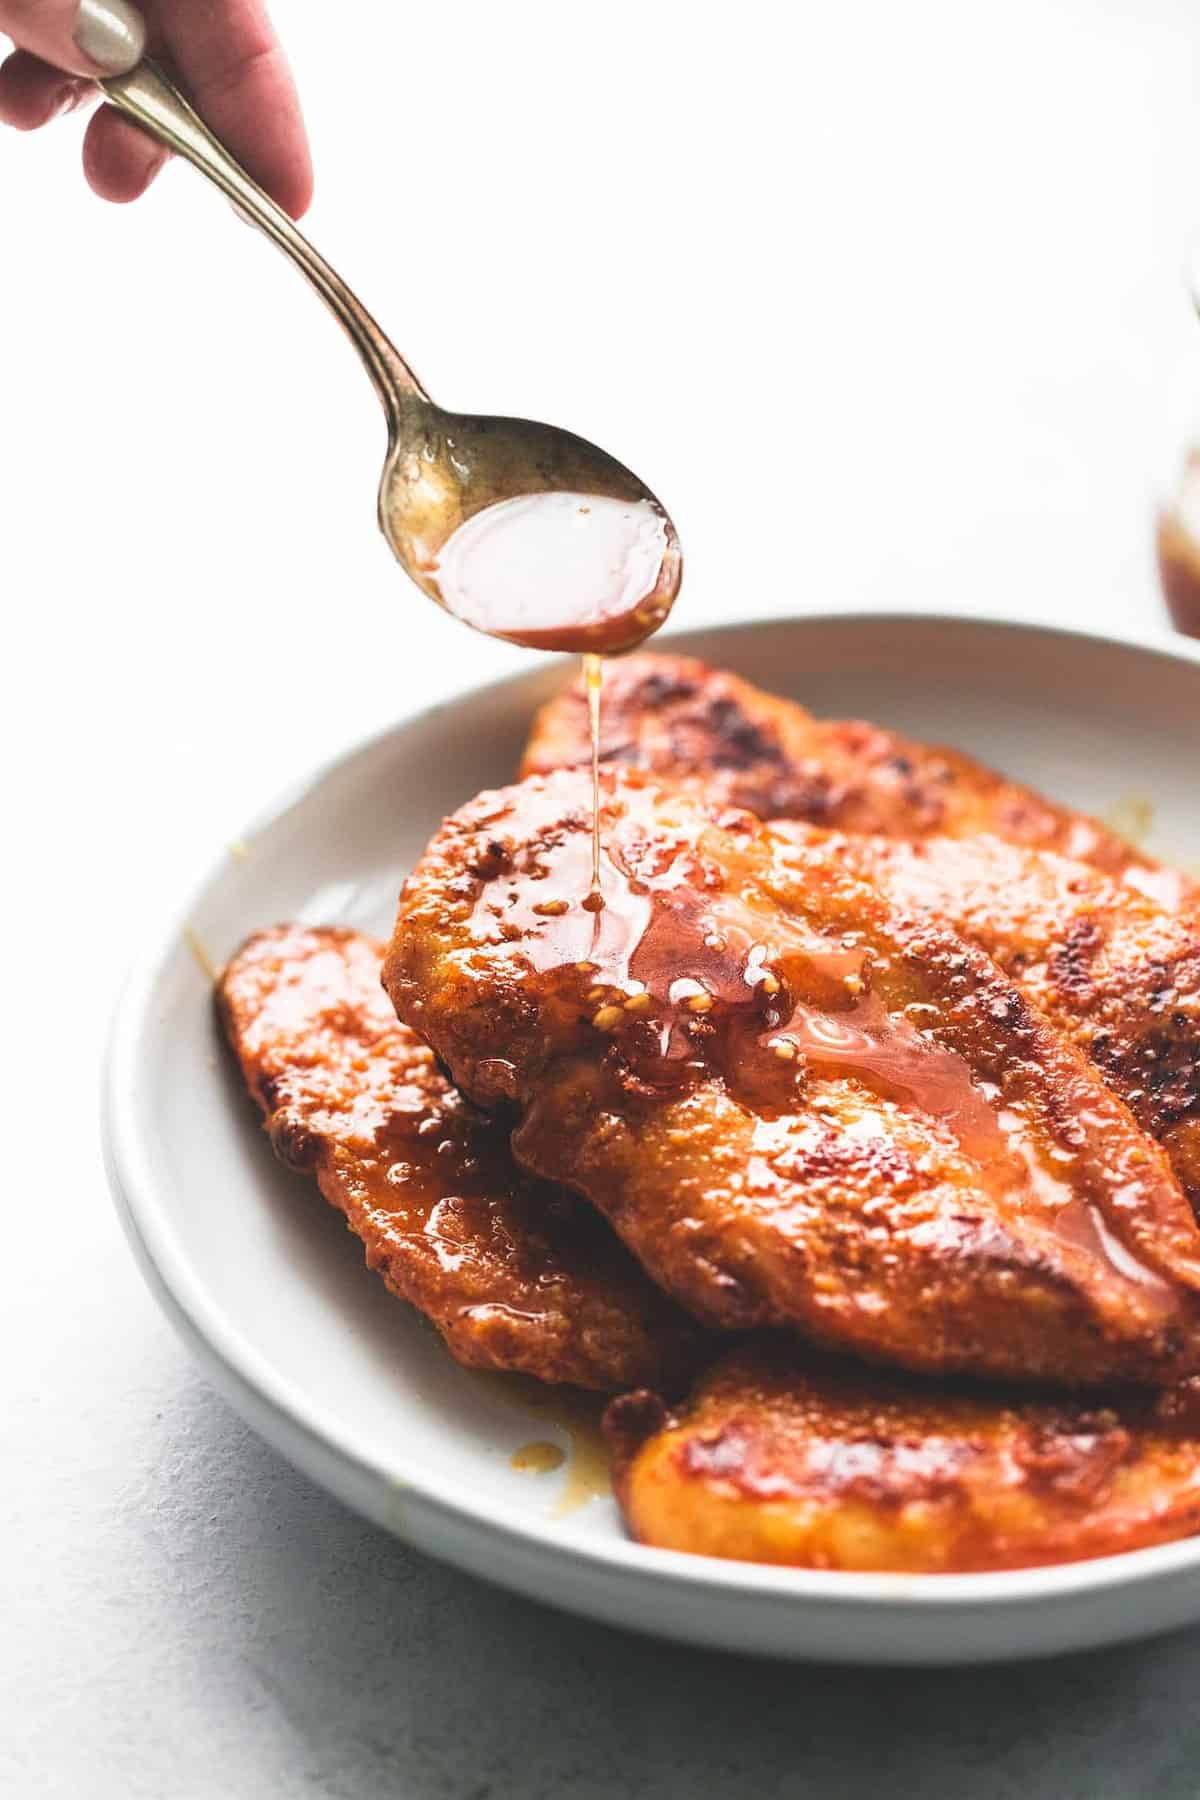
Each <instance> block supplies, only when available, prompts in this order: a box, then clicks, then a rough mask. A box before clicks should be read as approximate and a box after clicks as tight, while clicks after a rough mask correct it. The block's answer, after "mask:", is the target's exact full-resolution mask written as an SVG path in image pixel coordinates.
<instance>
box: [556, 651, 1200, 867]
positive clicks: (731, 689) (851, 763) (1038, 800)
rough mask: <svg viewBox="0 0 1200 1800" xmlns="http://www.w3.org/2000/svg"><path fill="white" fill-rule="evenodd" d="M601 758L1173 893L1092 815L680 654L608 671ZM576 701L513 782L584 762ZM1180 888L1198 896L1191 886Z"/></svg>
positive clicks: (740, 801)
mask: <svg viewBox="0 0 1200 1800" xmlns="http://www.w3.org/2000/svg"><path fill="white" fill-rule="evenodd" d="M600 754H601V759H602V761H603V762H604V763H605V764H606V765H608V766H610V767H618V768H636V769H644V770H646V771H648V772H649V773H650V774H653V775H655V776H657V777H659V778H660V779H663V780H671V781H678V780H687V779H691V778H697V779H699V780H701V781H702V782H703V785H704V792H705V794H706V796H707V797H708V798H709V799H710V800H717V801H721V800H723V801H726V802H727V803H729V804H730V805H734V806H743V807H745V808H746V809H747V810H748V811H749V812H753V813H756V814H757V815H758V817H759V818H762V819H800V820H804V821H806V822H807V823H809V824H812V825H820V826H824V827H826V828H827V829H830V830H841V831H847V832H878V833H881V834H882V835H884V836H886V837H898V838H918V837H924V836H926V835H928V834H930V833H940V834H943V835H945V836H949V837H969V836H972V835H973V834H975V833H977V832H989V833H991V834H992V835H994V836H996V837H999V838H1004V839H1005V840H1007V841H1008V842H1010V843H1014V844H1026V845H1032V846H1037V847H1040V848H1042V849H1047V850H1057V851H1060V852H1061V853H1062V854H1063V855H1065V856H1071V857H1074V858H1075V859H1076V860H1077V861H1080V862H1086V863H1091V864H1092V865H1093V866H1094V867H1096V868H1098V869H1105V870H1108V871H1109V872H1110V873H1113V874H1116V875H1121V876H1124V877H1125V878H1126V879H1127V880H1129V881H1130V882H1131V883H1132V884H1133V885H1135V886H1143V887H1147V888H1148V889H1149V890H1150V891H1156V889H1157V888H1158V885H1159V884H1161V883H1164V882H1165V883H1166V884H1167V885H1168V887H1169V888H1170V890H1171V891H1172V892H1173V893H1177V892H1178V891H1179V888H1180V882H1181V878H1180V877H1178V876H1176V875H1174V874H1173V873H1169V872H1164V871H1162V870H1161V869H1160V868H1159V866H1158V865H1157V864H1156V863H1155V862H1154V861H1153V859H1152V858H1150V857H1146V856H1143V855H1141V853H1140V852H1139V851H1137V850H1135V849H1134V848H1133V847H1132V846H1131V845H1129V844H1127V843H1125V842H1124V841H1123V840H1122V839H1121V838H1119V837H1117V836H1116V834H1115V833H1113V832H1111V831H1109V830H1107V829H1106V828H1105V827H1104V826H1103V825H1101V824H1099V823H1098V822H1097V821H1096V820H1095V819H1089V818H1086V817H1085V816H1084V815H1083V814H1082V813H1075V812H1071V811H1069V810H1068V809H1067V808H1065V807H1061V806H1057V805H1055V804H1054V802H1053V801H1051V800H1047V799H1044V798H1043V796H1042V795H1040V794H1036V793H1034V792H1033V791H1032V790H1031V789H1030V788H1024V787H1020V786H1019V785H1018V784H1017V783H1015V782H1012V781H1008V780H1006V779H1005V777H1004V776H1002V775H998V774H996V773H995V771H994V770H992V769H988V768H985V767H984V766H983V764H982V763H978V762H975V761H973V760H972V759H971V757H969V756H964V755H963V754H962V752H961V751H958V750H950V749H944V748H931V747H930V746H929V745H927V744H918V743H914V742H913V741H911V740H910V739H908V738H904V737H901V736H900V734H899V733H897V732H894V731H887V730H884V729H882V728H881V727H880V726H877V725H869V724H866V723H864V722H863V721H862V720H857V719H854V720H844V719H816V718H814V717H813V716H812V714H811V713H809V712H806V711H805V709H804V708H803V707H802V706H799V705H797V703H796V702H795V701H794V700H781V699H779V698H777V697H776V696H775V695H774V694H765V693H763V692H762V690H761V689H760V688H756V687H753V686H752V685H751V684H750V682H748V681H743V680H742V679H741V677H740V676H737V675H731V674H729V673H728V672H727V671H726V670H724V669H711V668H709V667H708V666H707V665H706V664H705V663H702V662H697V661H696V659H695V658H694V657H690V656H662V655H654V654H650V653H646V654H642V655H637V656H627V657H623V658H622V659H621V660H620V661H619V662H616V663H614V664H612V665H611V667H610V669H609V671H608V673H607V675H606V677H605V685H604V710H603V714H602V737H601V747H600ZM590 755H591V749H590V737H589V727H588V711H587V699H586V696H585V694H584V692H583V690H582V688H581V687H580V686H579V685H578V684H577V683H572V684H570V685H569V686H567V687H566V688H564V690H563V692H562V693H561V694H559V695H557V696H556V697H555V698H554V699H553V700H551V701H550V702H549V703H548V704H547V705H546V706H544V707H543V708H542V710H541V711H540V712H539V714H538V715H537V717H536V719H535V720H534V724H533V730H532V732H531V734H530V738H529V742H528V744H527V746H526V749H525V757H524V761H523V763H522V766H521V773H522V774H523V775H546V774H549V773H550V772H551V771H552V770H554V769H561V768H576V767H582V766H584V765H585V764H586V763H587V762H588V760H589V758H590ZM1185 885H1189V886H1191V888H1192V890H1193V891H1195V884H1185Z"/></svg>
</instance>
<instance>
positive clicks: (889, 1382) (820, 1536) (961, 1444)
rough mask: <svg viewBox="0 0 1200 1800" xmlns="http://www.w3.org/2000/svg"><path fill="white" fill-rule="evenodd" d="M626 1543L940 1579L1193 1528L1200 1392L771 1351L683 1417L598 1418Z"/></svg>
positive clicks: (732, 1374) (1196, 1521) (645, 1410)
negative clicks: (1020, 1385)
mask: <svg viewBox="0 0 1200 1800" xmlns="http://www.w3.org/2000/svg"><path fill="white" fill-rule="evenodd" d="M605 1429H606V1433H607V1435H608V1438H609V1442H610V1445H611V1449H612V1457H613V1470H614V1478H615V1485H616V1491H617V1497H618V1499H619V1502H620V1505H621V1510H622V1513H623V1515H624V1518H625V1522H626V1525H627V1526H628V1529H629V1532H630V1535H631V1536H633V1537H635V1538H637V1539H638V1540H639V1542H641V1543H644V1544H655V1545H658V1546H659V1547H660V1548H664V1549H668V1550H689V1551H692V1552H694V1553H695V1554H697V1555H701V1556H723V1557H733V1558H736V1559H738V1560H740V1561H745V1562H759V1563H776V1564H790V1565H792V1566H794V1567H798V1568H809V1569H856V1570H897V1571H906V1572H908V1573H933V1574H947V1573H951V1572H955V1571H965V1570H982V1569H1020V1568H1028V1567H1030V1566H1032V1565H1035V1564H1040V1563H1062V1562H1076V1561H1080V1560H1082V1559H1084V1558H1087V1557H1094V1556H1109V1555H1112V1554H1114V1553H1115V1552H1117V1551H1121V1550H1135V1549H1138V1548H1140V1547H1141V1546H1143V1545H1146V1544H1159V1543H1163V1542H1164V1541H1166V1540H1167V1539H1170V1538H1178V1537H1186V1536H1187V1535H1189V1534H1190V1533H1191V1532H1194V1531H1196V1530H1198V1529H1200V1382H1197V1381H1196V1380H1192V1381H1190V1382H1187V1383H1184V1384H1182V1385H1180V1386H1179V1387H1177V1388H1170V1389H1167V1390H1166V1391H1165V1392H1162V1393H1159V1394H1156V1395H1155V1394H1150V1395H1142V1396H1140V1397H1137V1396H1131V1395H1129V1394H1126V1395H1125V1396H1124V1397H1123V1398H1121V1399H1119V1400H1117V1401H1115V1402H1112V1403H1109V1402H1097V1403H1092V1402H1090V1401H1088V1400H1085V1399H1069V1398H1067V1399H1063V1398H1050V1397H1047V1396H1046V1395H1034V1394H1029V1393H1023V1394H1022V1393H1009V1392H1007V1391H1005V1390H1004V1389H1000V1390H988V1389H983V1388H978V1387H976V1388H974V1389H971V1388H968V1387H965V1386H964V1385H963V1384H961V1383H959V1384H957V1385H950V1386H947V1385H945V1384H939V1385H936V1386H935V1385H933V1384H931V1383H929V1382H927V1381H922V1380H920V1379H919V1378H917V1377H914V1376H906V1375H902V1374H899V1373H896V1372H893V1371H890V1370H880V1369H869V1368H865V1367H863V1366H862V1365H861V1364H858V1363H854V1362H851V1361H850V1360H849V1359H847V1358H841V1357H829V1356H823V1355H821V1354H820V1353H818V1352H814V1351H811V1350H808V1349H806V1348H804V1347H801V1346H799V1345H796V1344H794V1343H787V1342H784V1341H781V1340H778V1339H775V1340H772V1339H764V1340H759V1341H752V1342H750V1343H748V1344H746V1345H745V1346H743V1347H741V1348H739V1349H737V1350H734V1351H732V1352H730V1353H729V1354H728V1355H727V1356H725V1357H724V1358H723V1359H722V1360H721V1361H720V1362H719V1363H718V1364H717V1365H716V1367H715V1368H713V1369H712V1370H711V1371H710V1372H709V1373H708V1374H706V1375H705V1376H704V1377H703V1378H702V1379H701V1381H700V1383H699V1385H698V1387H697V1389H696V1392H695V1394H694V1395H693V1397H692V1398H691V1400H690V1401H689V1402H688V1404H687V1406H686V1407H684V1408H683V1409H682V1410H681V1411H680V1412H679V1413H677V1414H672V1413H669V1412H668V1411H667V1409H666V1408H665V1407H664V1406H663V1404H662V1402H661V1401H660V1400H659V1399H657V1398H656V1396H654V1395H653V1394H648V1393H640V1394H629V1395H625V1396H623V1397H622V1398H620V1399H617V1400H614V1401H613V1402H612V1403H611V1405H610V1406H609V1409H608V1412H607V1414H606V1416H605Z"/></svg>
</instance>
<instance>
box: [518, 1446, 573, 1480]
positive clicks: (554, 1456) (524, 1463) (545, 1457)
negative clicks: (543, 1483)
mask: <svg viewBox="0 0 1200 1800" xmlns="http://www.w3.org/2000/svg"><path fill="white" fill-rule="evenodd" d="M508 1460H509V1463H510V1465H511V1466H512V1467H513V1468H514V1469H519V1470H520V1472H521V1474H523V1475H552V1474H553V1473H554V1471H555V1469H561V1468H562V1466H563V1464H564V1462H565V1461H566V1460H567V1457H566V1452H565V1451H564V1450H560V1449H559V1447H558V1445H557V1444H551V1443H547V1442H546V1440H545V1439H542V1438H539V1439H538V1440H537V1441H536V1442H534V1443H532V1444H522V1445H521V1448H520V1449H519V1450H514V1451H513V1453H512V1455H511V1456H510V1457H509V1459H508Z"/></svg>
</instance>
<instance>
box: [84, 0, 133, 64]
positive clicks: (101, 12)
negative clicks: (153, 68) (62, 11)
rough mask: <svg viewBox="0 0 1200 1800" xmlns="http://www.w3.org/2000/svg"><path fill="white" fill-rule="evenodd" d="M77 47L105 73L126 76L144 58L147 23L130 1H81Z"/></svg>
mask: <svg viewBox="0 0 1200 1800" xmlns="http://www.w3.org/2000/svg"><path fill="white" fill-rule="evenodd" d="M73 35H74V38H75V44H76V48H77V49H79V50H81V51H82V52H83V54H84V55H85V56H86V57H87V58H88V60H89V61H90V62H94V63H95V64H96V66H97V68H100V69H103V71H104V73H105V74H106V75H124V74H125V72H126V71H127V70H128V69H132V68H133V66H134V64H135V63H139V62H141V60H142V52H143V50H144V49H145V48H146V25H145V21H144V20H143V18H142V15H141V13H140V12H139V11H138V9H137V7H136V6H131V5H130V4H129V0H79V11H78V12H77V13H76V15H75V30H74V33H73Z"/></svg>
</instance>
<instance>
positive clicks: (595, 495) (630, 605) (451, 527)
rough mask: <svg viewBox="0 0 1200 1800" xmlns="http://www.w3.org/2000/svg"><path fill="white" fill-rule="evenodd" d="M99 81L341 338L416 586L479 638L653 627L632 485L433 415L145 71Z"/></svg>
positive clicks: (310, 261) (642, 516)
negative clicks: (270, 248) (367, 387)
mask: <svg viewBox="0 0 1200 1800" xmlns="http://www.w3.org/2000/svg"><path fill="white" fill-rule="evenodd" d="M99 85H100V86H101V88H102V89H103V90H104V93H105V95H106V97H107V98H108V100H109V101H110V102H111V103H112V105H113V106H116V107H118V108H119V109H120V110H121V111H122V112H123V113H126V114H128V116H129V117H130V118H131V119H134V120H136V122H137V123H138V124H139V125H140V126H142V127H143V128H144V129H145V130H146V131H148V132H149V133H150V134H151V136H153V137H156V138H158V139H160V140H161V142H162V143H164V144H166V145H167V146H168V147H169V148H170V149H172V150H174V151H176V152H177V153H178V154H179V155H180V156H183V157H186V158H187V160H188V161H189V162H190V163H192V164H193V165H194V166H195V167H196V168H197V169H199V170H200V172H201V174H203V175H207V177H208V179H209V180H210V181H211V182H213V183H214V184H215V186H217V187H218V188H219V189H220V190H221V192H222V193H223V194H225V195H226V196H227V197H228V198H229V199H230V200H231V201H232V202H233V204H234V205H235V207H236V208H237V209H238V211H239V212H241V214H242V215H243V217H245V218H247V219H249V220H250V222H251V223H252V224H254V225H257V226H258V227H259V229H260V230H261V231H263V232H265V233H266V235H267V236H268V237H269V238H270V239H271V240H272V242H273V243H275V244H277V245H278V246H279V248H280V249H281V250H283V251H285V252H286V253H287V255H288V256H290V257H291V259H292V261H293V262H294V263H295V265H296V267H297V268H298V269H299V270H300V272H301V274H303V275H304V276H305V277H306V279H307V280H308V281H309V282H310V283H311V285H312V286H313V287H314V288H315V289H316V291H317V293H318V294H320V296H321V298H322V300H324V302H325V304H326V305H327V306H328V307H329V309H330V311H331V312H332V313H333V315H334V317H335V318H336V319H337V320H338V321H339V323H340V324H341V325H342V327H343V328H344V330H345V331H346V333H347V335H348V336H349V338H350V339H351V342H352V343H353V344H354V346H355V348H356V349H357V351H358V353H359V355H360V357H361V358H362V360H363V362H364V363H365V365H366V369H367V373H368V374H369V375H370V377H371V380H372V381H373V382H374V384H375V390H376V392H377V393H378V395H379V398H380V400H381V402H382V404H383V410H384V414H385V416H386V419H387V427H388V450H387V459H386V461H385V462H384V465H383V477H382V479H381V481H380V484H379V526H380V529H381V531H382V532H383V535H384V537H385V538H386V539H387V541H388V543H389V544H390V545H391V547H392V549H393V551H394V552H395V554H396V557H397V558H398V560H399V562H400V563H401V565H402V566H403V568H404V569H406V570H407V572H408V573H409V575H411V576H412V579H413V580H414V581H415V582H416V583H417V586H418V587H420V588H422V589H424V591H425V593H427V594H428V595H430V597H431V598H432V599H434V600H436V601H437V602H438V604H439V605H440V606H443V607H445V609H446V610H447V611H448V612H450V613H453V614H454V615H455V616H456V617H458V618H461V619H463V620H464V621H465V622H466V623H467V624H468V625H472V626H474V627H475V628H476V630H479V631H486V632H489V633H490V634H491V635H493V636H495V637H503V638H507V639H509V640H510V641H511V642H513V643H518V644H526V645H529V646H530V647H532V648H534V649H547V650H549V649H554V650H567V651H579V652H582V653H585V654H587V653H601V652H615V651H621V650H630V649H632V648H633V647H634V645H636V644H640V643H641V642H642V640H643V639H644V638H647V637H649V635H650V633H651V632H652V631H655V630H657V628H658V627H659V626H660V625H661V624H662V622H663V620H664V619H665V618H666V616H667V614H668V613H669V612H670V610H671V607H672V606H673V605H674V602H675V596H676V594H677V593H678V591H679V583H680V579H681V576H682V572H683V565H682V558H681V555H680V550H679V539H678V536H677V534H676V531H675V528H674V526H673V525H672V523H671V521H670V519H669V518H668V516H667V514H666V512H665V511H664V509H663V508H662V507H661V506H660V505H659V503H658V501H657V500H656V499H655V497H654V495H653V494H652V493H651V492H650V490H649V488H648V487H646V486H645V484H644V483H643V482H641V481H639V480H638V478H637V476H636V475H634V474H632V473H631V471H630V470H628V469H627V468H625V467H624V466H623V465H622V464H621V463H619V462H617V461H616V460H615V459H614V458H613V457H611V456H609V455H607V454H606V452H605V451H603V450H599V449H597V447H596V446H595V444H589V443H588V442H587V441H586V440H585V439H584V438H580V437H576V436H574V434H573V433H571V432H569V431H560V430H559V429H558V428H557V427H556V426H553V425H541V424H537V423H536V422H534V421H532V420H528V419H499V418H487V417H481V416H479V415H476V414H473V413H452V412H445V411H444V410H443V409H442V408H441V407H440V406H437V405H435V404H434V402H433V401H432V400H431V399H430V398H429V396H428V394H427V393H426V392H425V390H424V388H423V387H422V386H421V384H420V382H419V381H418V380H417V378H416V376H415V375H414V374H413V372H412V370H411V369H410V368H409V366H408V364H407V363H406V362H405V360H404V358H403V357H402V356H401V355H400V353H399V351H398V350H396V348H395V347H394V345H392V344H391V343H390V342H389V341H388V339H387V338H386V337H385V336H384V334H383V332H382V331H381V330H380V328H379V326H378V325H377V324H376V322H375V320H374V319H373V318H372V317H371V315H370V313H369V312H368V311H367V310H366V308H365V307H364V306H363V305H362V303H361V301H359V299H358V298H357V296H356V295H354V294H353V293H351V291H350V289H349V288H348V287H347V286H346V283H345V282H344V281H343V280H342V278H341V276H340V275H338V274H337V273H336V272H335V270H333V269H332V268H331V267H330V266H329V264H328V263H327V262H326V261H325V259H324V257H322V256H319V255H318V254H317V252H316V250H314V249H313V246H312V245H311V244H310V243H309V241H308V239H307V238H306V237H305V236H304V235H303V233H302V232H300V231H298V230H297V228H296V226H295V225H294V224H293V222H292V220H291V219H290V218H289V217H288V215H287V214H286V213H285V212H284V211H283V210H282V208H280V207H278V206H276V204H275V202H274V201H273V200H272V199H270V198H269V196H268V195H267V194H265V193H264V192H263V190H262V189H261V188H260V187H259V186H258V184H257V183H256V182H254V181H252V180H251V178H250V176H249V175H247V174H246V172H245V170H244V169H243V168H242V167H241V166H240V165H239V164H238V163H237V162H236V161H235V160H234V158H233V157H232V156H231V155H230V154H229V152H228V151H227V150H226V149H225V147H224V146H223V145H222V144H221V143H220V142H219V141H218V140H217V139H216V138H215V137H214V136H213V134H212V132H211V131H210V130H209V129H208V127H207V125H205V124H204V122H203V120H202V119H201V118H200V117H199V115H198V114H197V113H196V112H194V111H193V109H192V108H191V106H189V105H188V103H187V101H186V100H185V99H184V98H183V95H182V94H181V93H180V92H179V90H178V89H177V88H176V87H175V85H174V83H173V82H171V81H170V80H169V79H168V77H167V75H166V74H165V73H164V72H163V70H162V69H161V68H160V67H159V66H158V65H157V64H156V63H154V62H152V61H151V60H150V59H149V58H146V59H144V60H143V61H142V62H140V63H139V64H138V65H137V66H136V67H135V68H133V69H131V70H130V71H129V73H128V74H125V75H115V76H112V77H110V78H109V79H107V80H105V81H102V82H101V83H100V84H99Z"/></svg>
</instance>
